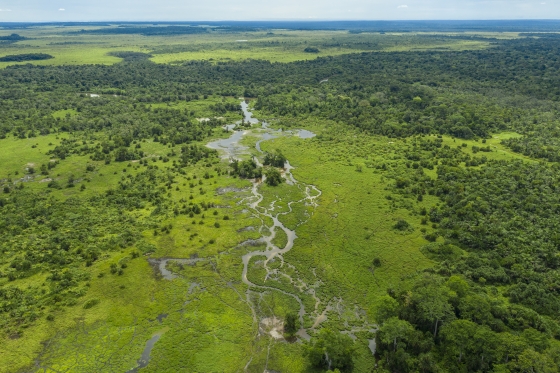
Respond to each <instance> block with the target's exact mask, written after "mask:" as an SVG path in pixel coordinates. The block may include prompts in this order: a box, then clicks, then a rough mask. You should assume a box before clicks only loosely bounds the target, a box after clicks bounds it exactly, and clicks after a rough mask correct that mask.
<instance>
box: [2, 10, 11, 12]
mask: <svg viewBox="0 0 560 373" xmlns="http://www.w3.org/2000/svg"><path fill="white" fill-rule="evenodd" d="M11 11H12V10H11V9H0V12H11Z"/></svg>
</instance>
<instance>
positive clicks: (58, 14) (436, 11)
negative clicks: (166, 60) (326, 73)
mask: <svg viewBox="0 0 560 373" xmlns="http://www.w3.org/2000/svg"><path fill="white" fill-rule="evenodd" d="M559 18H560V0H343V1H342V0H281V1H280V0H235V1H234V0H0V22H5V21H110V20H122V21H132V20H135V21H202V20H208V21H210V20H216V21H217V20H304V19H318V20H352V19H359V20H413V19H414V20H416V19H559Z"/></svg>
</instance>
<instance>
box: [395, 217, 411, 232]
mask: <svg viewBox="0 0 560 373" xmlns="http://www.w3.org/2000/svg"><path fill="white" fill-rule="evenodd" d="M411 228H412V227H411V225H410V223H409V222H407V221H406V220H403V219H399V220H398V221H397V222H396V223H395V224H394V225H393V229H396V230H399V231H407V230H409V229H411Z"/></svg>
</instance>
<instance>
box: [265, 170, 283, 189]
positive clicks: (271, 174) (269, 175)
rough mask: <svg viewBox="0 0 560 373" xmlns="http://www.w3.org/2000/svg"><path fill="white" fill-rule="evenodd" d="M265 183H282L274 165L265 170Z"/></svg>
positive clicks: (280, 175)
mask: <svg viewBox="0 0 560 373" xmlns="http://www.w3.org/2000/svg"><path fill="white" fill-rule="evenodd" d="M265 175H266V183H267V184H268V185H270V186H277V185H280V184H281V183H282V174H281V173H280V171H278V170H277V169H276V168H274V167H269V168H268V169H267V170H266V172H265Z"/></svg>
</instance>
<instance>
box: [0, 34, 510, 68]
mask: <svg viewBox="0 0 560 373" xmlns="http://www.w3.org/2000/svg"><path fill="white" fill-rule="evenodd" d="M92 28H93V27H79V28H77V27H65V28H51V27H45V28H35V29H25V30H21V31H20V30H18V32H19V33H20V35H21V36H24V37H27V38H29V39H27V40H22V41H18V42H16V43H14V44H10V45H8V46H5V47H4V48H2V49H0V57H3V56H6V55H14V54H23V53H46V54H50V55H52V56H54V58H53V59H49V60H42V61H32V63H33V64H36V65H76V64H114V63H118V62H120V61H121V58H118V57H114V56H112V55H111V54H112V53H115V52H119V51H135V52H144V53H151V54H152V57H151V60H152V61H154V62H156V63H182V62H185V61H191V60H207V61H213V62H218V61H230V60H247V59H260V60H269V61H272V62H293V61H300V60H310V59H315V58H318V57H325V56H337V55H341V54H348V53H359V52H366V51H371V50H377V51H410V50H414V51H421V50H448V51H459V50H478V49H485V48H488V47H489V46H490V43H489V42H486V41H478V40H476V41H473V40H461V39H445V38H441V39H437V38H429V39H425V38H418V37H417V35H416V34H414V35H412V34H406V35H404V34H378V33H363V34H349V33H348V32H346V31H293V30H275V31H274V32H242V33H232V34H221V33H210V34H200V35H180V36H177V35H175V36H143V35H96V34H80V33H77V31H80V30H82V29H85V30H89V29H92ZM4 34H6V35H9V33H7V32H3V33H2V32H1V31H0V36H2V35H4ZM418 35H420V36H422V35H424V34H418ZM445 35H447V34H445ZM445 35H442V36H445ZM497 35H498V36H500V35H501V34H500V33H498V34H497ZM432 36H433V35H432ZM495 36H496V34H490V35H488V37H495ZM506 36H508V37H514V36H512V35H509V34H508V35H506ZM395 44H397V46H396V45H395ZM306 47H316V48H318V49H319V52H318V53H306V52H304V49H305V48H306ZM25 63H28V62H0V68H4V67H6V66H9V65H14V64H25Z"/></svg>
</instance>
